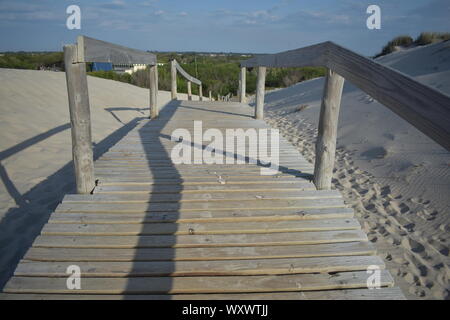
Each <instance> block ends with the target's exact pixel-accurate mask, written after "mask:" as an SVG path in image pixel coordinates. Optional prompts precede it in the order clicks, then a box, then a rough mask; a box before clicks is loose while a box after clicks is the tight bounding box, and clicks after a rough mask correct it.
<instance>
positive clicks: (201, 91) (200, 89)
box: [198, 84, 203, 101]
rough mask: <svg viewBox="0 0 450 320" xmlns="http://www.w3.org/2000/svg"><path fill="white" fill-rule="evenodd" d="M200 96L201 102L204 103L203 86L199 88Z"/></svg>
mask: <svg viewBox="0 0 450 320" xmlns="http://www.w3.org/2000/svg"><path fill="white" fill-rule="evenodd" d="M198 96H199V100H200V101H203V88H202V85H201V84H200V85H199V86H198Z"/></svg>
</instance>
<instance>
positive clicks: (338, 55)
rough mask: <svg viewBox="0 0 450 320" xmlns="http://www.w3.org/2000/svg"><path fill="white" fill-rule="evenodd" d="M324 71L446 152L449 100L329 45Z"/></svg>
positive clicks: (449, 141)
mask: <svg viewBox="0 0 450 320" xmlns="http://www.w3.org/2000/svg"><path fill="white" fill-rule="evenodd" d="M329 46H330V48H331V49H330V50H329V51H328V53H327V55H326V57H327V58H326V59H325V60H326V61H327V67H328V68H330V69H332V70H334V71H336V72H337V73H339V74H340V75H341V76H343V77H344V78H345V79H346V80H347V81H350V82H351V83H353V84H354V85H356V86H357V87H358V88H360V89H361V90H363V91H365V92H366V93H368V94H369V95H370V96H372V97H373V98H374V99H376V100H377V101H378V102H380V103H382V104H383V105H385V106H386V107H388V108H389V109H391V110H392V111H393V112H395V113H396V114H397V115H399V116H400V117H402V118H403V119H405V120H406V121H408V122H409V123H411V124H412V125H413V126H415V127H416V128H417V129H419V130H420V131H422V132H423V133H424V134H426V135H427V136H428V137H430V138H431V139H433V140H434V141H436V142H437V143H438V144H440V145H441V146H442V147H444V148H445V149H447V151H450V125H449V123H450V96H448V95H446V94H445V93H443V92H440V91H438V90H436V89H434V88H431V87H429V86H427V85H425V84H422V83H420V82H418V81H416V80H414V79H413V78H411V77H409V76H408V75H405V74H403V73H400V72H398V71H397V70H394V69H392V68H389V67H386V66H383V65H381V64H379V63H378V62H376V61H374V60H371V59H367V58H365V57H363V56H361V55H359V54H356V53H354V52H352V51H350V50H348V49H345V48H343V47H340V46H338V45H336V44H334V43H330V44H329Z"/></svg>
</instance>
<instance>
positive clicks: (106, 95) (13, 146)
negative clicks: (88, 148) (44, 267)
mask: <svg viewBox="0 0 450 320" xmlns="http://www.w3.org/2000/svg"><path fill="white" fill-rule="evenodd" d="M65 81H66V80H65V74H64V73H62V72H50V71H32V70H12V69H0V97H1V99H0V128H1V129H0V130H1V139H0V150H1V151H0V177H1V179H2V183H0V288H1V287H3V285H4V283H5V281H6V280H7V279H8V278H9V276H10V275H11V273H12V272H13V271H14V269H15V266H16V264H17V262H18V261H19V259H20V258H21V257H22V256H23V254H24V253H25V251H26V250H27V249H28V247H29V246H30V245H31V243H32V242H33V240H34V238H35V237H36V236H37V235H38V234H39V232H40V230H41V228H42V226H43V224H44V223H45V222H46V221H47V219H48V217H49V215H50V213H51V212H52V211H53V209H54V208H55V207H56V205H57V204H58V203H59V202H60V201H61V199H62V197H63V196H64V195H65V194H66V193H73V192H74V176H73V169H72V165H71V160H72V151H71V137H70V120H69V109H68V102H67V90H66V82H65ZM88 85H89V96H90V103H91V117H92V127H93V128H92V130H93V141H94V144H95V154H96V155H97V156H99V155H100V154H101V153H102V152H104V151H105V150H107V149H108V148H109V147H111V146H112V145H114V144H115V143H116V141H117V140H118V139H120V137H122V136H123V135H124V134H125V133H126V132H127V131H128V130H130V129H131V128H132V127H133V126H134V125H135V124H136V121H138V120H139V119H141V118H142V117H148V115H149V111H148V101H149V92H148V90H146V89H142V88H139V87H136V86H132V85H129V84H125V83H120V82H116V81H112V80H104V79H99V78H94V77H88ZM179 96H180V98H182V99H186V98H187V96H186V95H185V94H180V95H179ZM196 98H197V97H195V96H194V99H196ZM169 100H170V92H166V91H160V92H159V95H158V104H159V105H160V106H163V105H164V104H166V103H167V102H168V101H169Z"/></svg>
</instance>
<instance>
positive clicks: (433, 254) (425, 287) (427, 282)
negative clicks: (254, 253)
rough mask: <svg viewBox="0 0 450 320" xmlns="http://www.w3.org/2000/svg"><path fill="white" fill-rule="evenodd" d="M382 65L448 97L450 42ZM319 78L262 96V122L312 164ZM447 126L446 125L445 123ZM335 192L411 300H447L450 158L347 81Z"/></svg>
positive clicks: (449, 286)
mask: <svg viewBox="0 0 450 320" xmlns="http://www.w3.org/2000/svg"><path fill="white" fill-rule="evenodd" d="M378 61H379V62H380V63H383V64H385V65H388V66H390V67H392V68H395V69H398V70H400V71H401V72H403V73H406V74H408V75H410V76H413V77H414V78H415V79H416V80H418V81H421V82H423V83H425V84H427V85H430V86H432V87H435V88H437V89H439V90H441V91H443V92H445V93H447V94H449V95H450V41H447V42H444V43H438V44H434V45H429V46H425V47H417V48H414V49H410V50H404V51H401V52H396V53H393V54H390V55H388V56H384V57H381V58H379V59H378ZM322 90H323V78H319V79H314V80H311V81H306V82H303V83H299V84H297V85H294V86H292V87H289V88H286V89H279V90H275V91H273V92H269V93H268V94H266V99H265V102H266V104H265V108H266V114H265V116H266V121H268V122H269V123H271V124H272V125H273V126H276V127H278V128H279V129H280V132H281V133H282V134H283V135H284V136H285V137H286V138H288V140H290V141H291V142H292V143H293V144H295V145H296V146H297V147H298V149H299V150H300V151H301V152H302V153H303V154H304V155H305V156H306V157H307V158H308V160H309V161H311V162H313V161H314V143H315V138H316V135H317V122H318V118H319V111H320V99H321V96H322ZM449 125H450V124H449ZM337 144H338V149H337V159H336V165H335V173H334V181H333V182H334V183H333V184H334V188H336V189H339V190H340V191H341V192H342V193H343V195H344V197H345V200H346V202H347V203H348V204H350V205H351V206H352V207H353V208H354V209H355V212H356V215H357V217H358V219H359V221H360V222H361V224H362V226H363V227H364V230H365V231H366V232H367V233H368V236H369V239H370V241H372V242H373V243H374V244H375V245H376V246H377V248H378V251H379V255H380V256H382V257H383V258H384V260H385V262H386V264H387V266H388V268H389V270H390V271H391V273H392V274H393V275H394V276H395V278H396V279H395V280H396V283H397V285H399V286H400V287H401V288H402V289H403V291H404V293H405V295H406V296H407V297H408V298H410V299H448V298H449V290H450V284H449V275H450V270H449V268H450V259H449V239H450V235H449V230H450V216H449V214H450V210H449V208H450V153H449V152H447V151H446V150H445V149H444V148H442V147H440V146H439V145H438V144H436V143H435V142H433V141H432V140H431V139H429V138H428V137H426V136H425V135H424V134H422V133H421V132H419V131H418V130H417V129H415V128H414V127H413V126H412V125H410V124H409V123H407V122H406V121H405V120H403V119H401V118H400V117H398V116H397V115H395V114H394V113H393V112H391V111H390V110H389V109H387V108H386V107H384V106H383V105H381V104H380V103H378V102H377V101H375V100H373V99H372V98H371V97H369V96H368V95H367V94H365V93H364V92H362V91H361V90H359V89H357V88H356V87H354V86H352V85H351V84H349V83H346V85H345V88H344V94H343V98H342V103H341V113H340V119H339V129H338V139H337Z"/></svg>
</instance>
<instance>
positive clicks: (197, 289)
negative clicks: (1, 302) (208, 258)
mask: <svg viewBox="0 0 450 320" xmlns="http://www.w3.org/2000/svg"><path fill="white" fill-rule="evenodd" d="M66 276H67V275H66ZM380 276H381V286H383V287H385V286H392V285H393V280H392V277H391V276H390V275H389V273H388V272H386V271H385V270H381V272H380ZM366 282H367V273H366V272H365V271H354V272H340V273H336V274H332V275H329V274H296V275H275V276H251V277H250V276H227V277H219V276H215V277H172V278H167V277H150V278H142V277H134V278H83V279H82V286H81V289H80V290H77V294H167V293H171V294H175V293H238V292H244V293H245V292H290V291H293V292H298V291H312V290H333V289H356V288H367V283H366ZM4 292H6V293H19V292H20V293H72V294H73V293H74V291H73V290H70V289H67V286H66V278H41V277H13V278H11V280H10V281H9V282H8V283H7V284H6V286H5V288H4Z"/></svg>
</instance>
